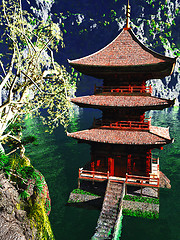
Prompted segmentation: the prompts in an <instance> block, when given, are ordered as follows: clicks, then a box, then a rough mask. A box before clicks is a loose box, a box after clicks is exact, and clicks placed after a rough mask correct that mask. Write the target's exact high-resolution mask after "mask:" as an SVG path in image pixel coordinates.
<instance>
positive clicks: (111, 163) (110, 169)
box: [108, 158, 114, 176]
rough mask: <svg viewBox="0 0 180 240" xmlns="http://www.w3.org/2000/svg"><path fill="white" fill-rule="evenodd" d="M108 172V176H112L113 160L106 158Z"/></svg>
mask: <svg viewBox="0 0 180 240" xmlns="http://www.w3.org/2000/svg"><path fill="white" fill-rule="evenodd" d="M108 171H109V175H110V176H114V158H108Z"/></svg>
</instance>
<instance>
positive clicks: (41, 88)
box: [0, 0, 75, 143]
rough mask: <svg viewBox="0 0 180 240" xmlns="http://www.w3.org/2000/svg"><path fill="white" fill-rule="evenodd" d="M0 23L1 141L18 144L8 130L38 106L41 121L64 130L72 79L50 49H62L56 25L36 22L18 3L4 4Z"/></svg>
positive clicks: (5, 1) (4, 1)
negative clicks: (61, 126) (0, 46)
mask: <svg viewBox="0 0 180 240" xmlns="http://www.w3.org/2000/svg"><path fill="white" fill-rule="evenodd" d="M0 24H1V26H2V29H3V32H2V33H1V44H2V46H3V52H2V53H1V54H0V67H1V72H0V74H1V75H0V143H2V142H3V141H5V140H7V139H9V138H11V139H14V140H16V141H17V142H18V141H19V142H21V139H20V136H15V134H13V133H12V132H11V130H9V129H10V128H9V126H10V125H11V124H13V123H15V122H16V121H19V120H20V119H22V118H23V116H24V115H26V114H37V113H40V111H39V109H41V108H45V109H47V112H48V117H47V118H43V117H42V118H43V123H45V124H48V125H50V126H51V129H53V128H54V127H56V126H57V125H58V124H59V123H60V124H63V125H64V126H65V127H66V126H67V122H68V119H69V109H70V103H69V97H70V96H71V94H72V89H75V79H74V78H72V77H71V75H70V74H68V72H67V71H66V69H65V67H64V66H60V65H59V64H58V63H57V62H55V60H54V56H53V51H58V48H57V45H58V44H59V43H61V45H63V38H62V33H61V31H60V28H59V25H58V24H56V23H53V21H52V20H51V19H50V18H48V20H47V21H43V20H38V19H37V18H36V17H35V16H33V14H30V13H29V12H27V11H25V10H23V9H22V4H21V0H2V10H1V17H0Z"/></svg>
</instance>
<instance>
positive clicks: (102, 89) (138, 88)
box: [94, 85, 152, 94]
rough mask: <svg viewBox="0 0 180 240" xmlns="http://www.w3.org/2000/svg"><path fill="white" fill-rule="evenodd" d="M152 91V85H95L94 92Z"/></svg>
mask: <svg viewBox="0 0 180 240" xmlns="http://www.w3.org/2000/svg"><path fill="white" fill-rule="evenodd" d="M113 92H115V93H150V94H151V93H152V87H151V86H112V87H111V86H101V87H98V86H96V85H95V87H94V93H113Z"/></svg>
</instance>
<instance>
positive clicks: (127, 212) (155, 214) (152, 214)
mask: <svg viewBox="0 0 180 240" xmlns="http://www.w3.org/2000/svg"><path fill="white" fill-rule="evenodd" d="M122 213H123V215H128V216H133V217H143V218H149V219H158V218H159V213H158V212H150V211H142V210H132V209H123V210H122Z"/></svg>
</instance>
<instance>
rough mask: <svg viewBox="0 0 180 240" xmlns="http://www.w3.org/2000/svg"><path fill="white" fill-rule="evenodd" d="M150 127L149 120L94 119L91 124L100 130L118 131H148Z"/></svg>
mask: <svg viewBox="0 0 180 240" xmlns="http://www.w3.org/2000/svg"><path fill="white" fill-rule="evenodd" d="M150 125H151V119H150V118H149V119H145V120H144V121H141V122H138V121H117V122H112V121H105V120H102V119H95V120H94V123H93V127H94V128H96V127H100V128H119V129H136V130H142V129H144V130H148V129H149V128H150Z"/></svg>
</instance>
